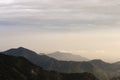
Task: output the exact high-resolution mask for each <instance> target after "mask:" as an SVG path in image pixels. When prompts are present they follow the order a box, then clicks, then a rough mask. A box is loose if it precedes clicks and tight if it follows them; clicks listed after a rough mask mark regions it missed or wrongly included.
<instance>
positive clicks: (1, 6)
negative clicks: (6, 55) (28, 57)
mask: <svg viewBox="0 0 120 80" xmlns="http://www.w3.org/2000/svg"><path fill="white" fill-rule="evenodd" d="M119 9H120V1H119V0H0V37H1V38H0V50H1V51H3V50H6V49H9V48H12V47H19V46H23V47H26V48H29V49H32V50H35V51H37V52H45V53H49V52H53V51H65V52H72V53H74V54H80V55H81V56H84V57H88V58H89V59H95V58H100V59H103V60H105V61H112V62H114V61H120V10H119Z"/></svg>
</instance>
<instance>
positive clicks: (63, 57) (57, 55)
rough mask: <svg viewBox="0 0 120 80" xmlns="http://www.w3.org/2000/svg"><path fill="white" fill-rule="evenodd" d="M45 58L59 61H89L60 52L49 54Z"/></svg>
mask: <svg viewBox="0 0 120 80" xmlns="http://www.w3.org/2000/svg"><path fill="white" fill-rule="evenodd" d="M47 56H49V57H52V58H55V59H57V60H61V61H89V59H87V58H85V57H82V56H80V55H73V54H72V53H65V52H60V51H56V52H53V53H50V54H48V55H47Z"/></svg>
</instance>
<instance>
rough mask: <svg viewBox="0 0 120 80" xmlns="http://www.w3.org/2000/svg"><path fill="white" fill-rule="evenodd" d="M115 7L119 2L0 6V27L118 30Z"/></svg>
mask: <svg viewBox="0 0 120 80" xmlns="http://www.w3.org/2000/svg"><path fill="white" fill-rule="evenodd" d="M8 2H9V1H8ZM119 4H120V2H119V0H114V1H113V0H109V1H108V0H76V1H74V0H16V1H14V2H13V1H12V2H11V3H9V4H3V3H0V11H1V12H0V17H1V18H0V23H1V24H0V26H3V25H4V26H27V27H30V26H36V27H40V28H41V29H48V30H62V31H63V30H65V31H66V30H68V31H69V30H83V29H84V30H89V28H91V29H96V28H98V29H100V27H101V28H104V27H119V26H120V24H119V21H120V17H119V15H120V11H119V8H120V6H119Z"/></svg>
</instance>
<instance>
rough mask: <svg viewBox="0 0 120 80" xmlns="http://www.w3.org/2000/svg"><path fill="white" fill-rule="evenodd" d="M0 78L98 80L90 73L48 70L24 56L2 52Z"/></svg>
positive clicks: (2, 79) (7, 79)
mask: <svg viewBox="0 0 120 80" xmlns="http://www.w3.org/2000/svg"><path fill="white" fill-rule="evenodd" d="M0 80H98V79H97V78H96V77H94V76H93V75H92V74H90V73H79V74H65V73H58V72H54V71H46V70H43V69H42V68H40V67H38V66H36V65H34V64H32V63H31V62H29V61H28V60H26V59H25V58H22V57H13V56H8V55H4V54H0Z"/></svg>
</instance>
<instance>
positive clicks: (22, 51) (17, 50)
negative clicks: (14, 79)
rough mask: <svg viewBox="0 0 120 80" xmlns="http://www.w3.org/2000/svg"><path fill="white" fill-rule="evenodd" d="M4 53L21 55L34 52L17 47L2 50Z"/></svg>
mask: <svg viewBox="0 0 120 80" xmlns="http://www.w3.org/2000/svg"><path fill="white" fill-rule="evenodd" d="M4 53H5V54H6V55H14V56H20V55H23V54H26V55H28V54H36V52H34V51H32V50H29V49H27V48H24V47H18V48H12V49H9V50H7V51H4Z"/></svg>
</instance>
